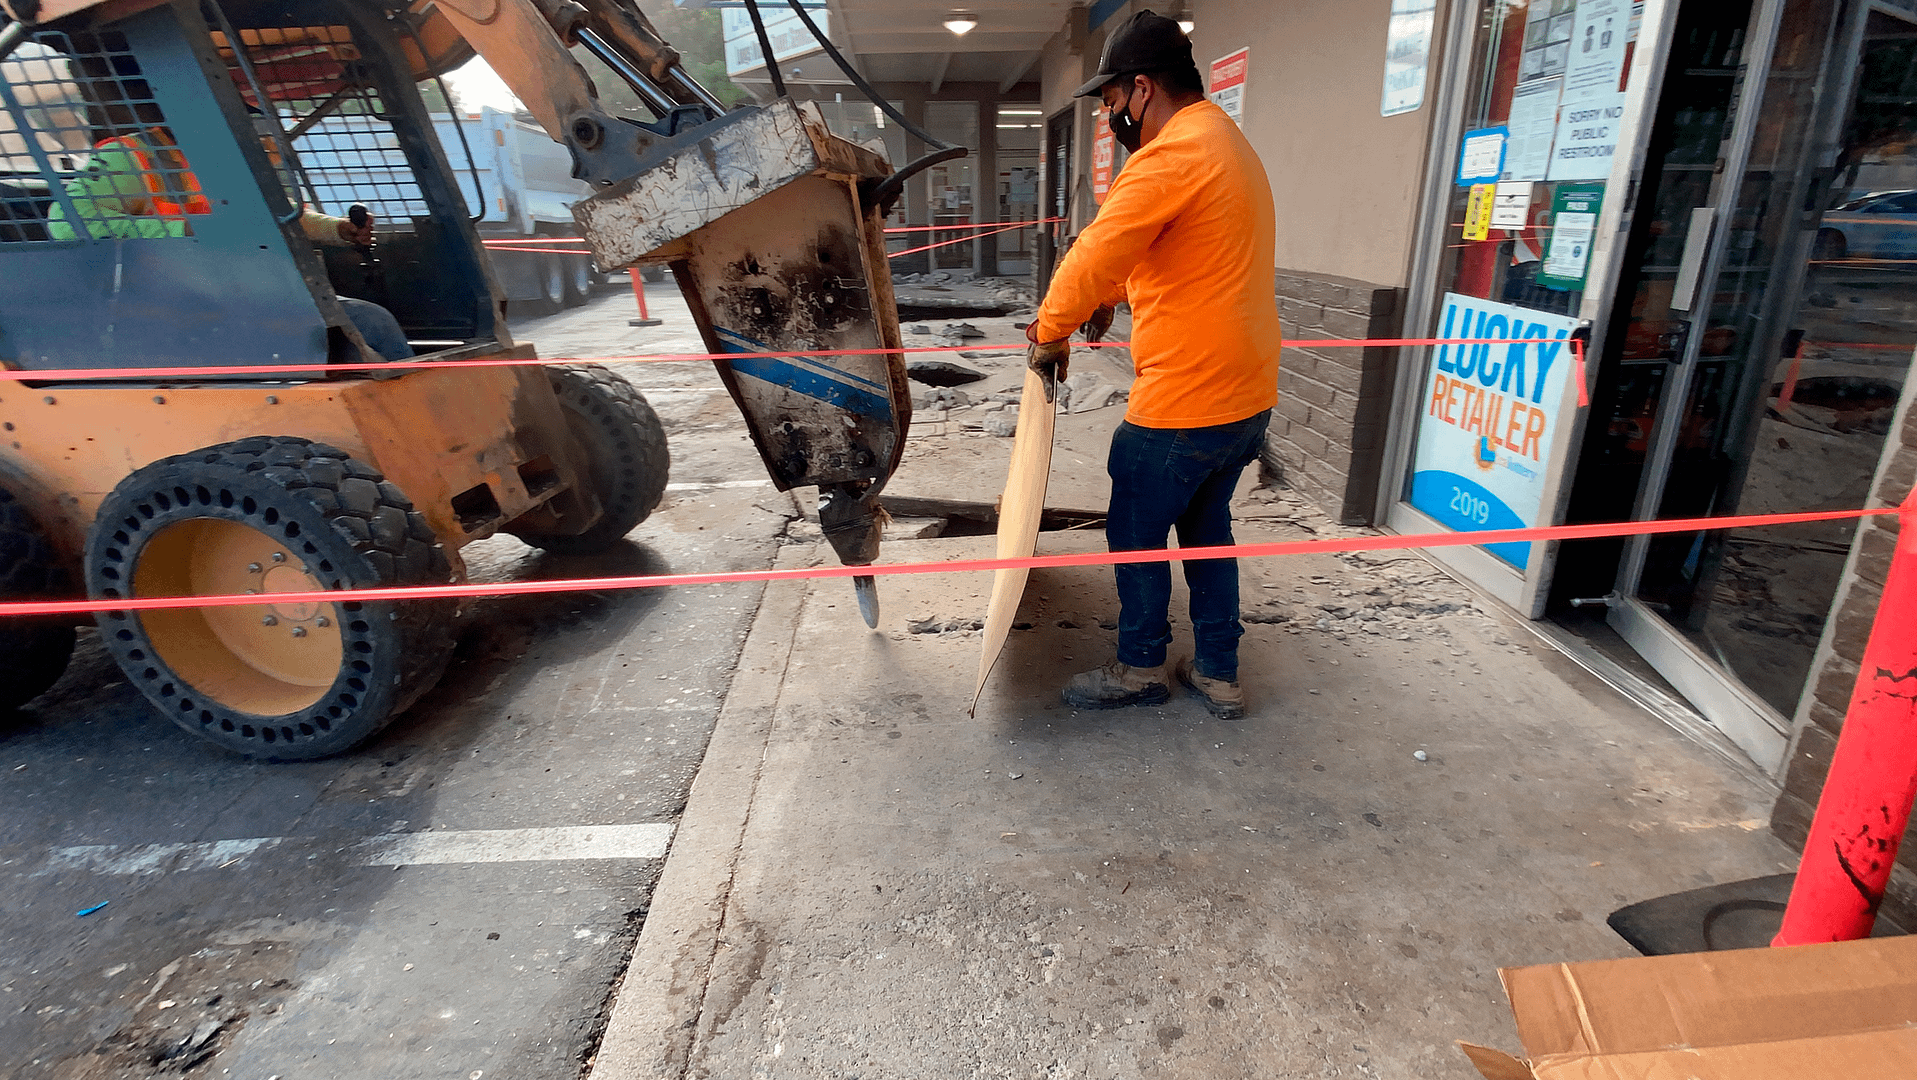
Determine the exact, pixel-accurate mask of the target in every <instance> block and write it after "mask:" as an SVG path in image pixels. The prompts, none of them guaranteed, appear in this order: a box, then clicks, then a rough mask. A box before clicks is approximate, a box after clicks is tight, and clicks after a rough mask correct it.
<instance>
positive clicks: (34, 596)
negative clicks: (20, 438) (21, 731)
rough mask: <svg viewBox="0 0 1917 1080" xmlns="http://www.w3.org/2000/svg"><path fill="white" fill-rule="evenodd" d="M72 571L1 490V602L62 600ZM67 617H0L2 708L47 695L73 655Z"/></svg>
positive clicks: (36, 525)
mask: <svg viewBox="0 0 1917 1080" xmlns="http://www.w3.org/2000/svg"><path fill="white" fill-rule="evenodd" d="M71 588H72V582H71V578H70V575H68V573H67V570H66V567H65V566H64V565H62V564H61V562H60V560H59V557H58V556H56V555H55V554H54V551H53V546H52V545H51V544H50V543H49V542H48V540H47V534H46V532H45V530H43V529H41V528H40V525H39V523H38V522H36V521H34V520H33V518H32V517H30V516H29V515H28V514H27V508H26V507H25V506H22V505H21V504H20V500H18V499H16V498H14V496H13V493H12V492H10V491H8V490H6V489H5V488H0V601H6V600H52V599H64V598H66V597H67V595H68V590H70V589H71ZM73 642H74V633H73V624H72V620H71V618H70V617H69V618H44V619H29V618H18V617H12V616H0V711H12V710H14V709H17V708H19V707H20V706H22V705H25V704H26V703H27V702H29V701H32V700H33V699H34V698H37V697H39V696H40V695H41V694H43V693H46V690H47V688H48V687H50V686H52V685H53V684H54V683H56V682H58V681H59V679H60V675H61V673H62V672H64V671H66V669H67V661H68V660H70V659H72V657H73Z"/></svg>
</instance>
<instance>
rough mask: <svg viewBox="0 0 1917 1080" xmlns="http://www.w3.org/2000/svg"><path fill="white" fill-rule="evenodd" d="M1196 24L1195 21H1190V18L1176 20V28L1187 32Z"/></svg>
mask: <svg viewBox="0 0 1917 1080" xmlns="http://www.w3.org/2000/svg"><path fill="white" fill-rule="evenodd" d="M1197 25H1198V24H1197V23H1195V22H1192V21H1191V20H1190V19H1180V20H1178V29H1180V30H1182V31H1184V32H1185V33H1187V34H1189V33H1191V32H1192V29H1193V28H1194V27H1196V26H1197Z"/></svg>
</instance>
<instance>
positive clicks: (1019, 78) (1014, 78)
mask: <svg viewBox="0 0 1917 1080" xmlns="http://www.w3.org/2000/svg"><path fill="white" fill-rule="evenodd" d="M1043 55H1045V53H1044V52H1043V50H1041V51H1038V52H1029V53H1026V54H1025V55H1024V56H1021V57H1017V58H1016V59H1014V60H1013V61H1012V67H1011V71H1010V73H1009V74H1007V75H1006V76H1005V81H1004V82H1001V83H999V84H998V92H999V93H1001V94H1006V93H1010V92H1011V90H1012V87H1014V86H1017V85H1018V84H1019V83H1020V82H1023V81H1024V79H1025V75H1026V73H1027V72H1029V71H1031V70H1032V65H1033V64H1036V63H1038V58H1039V57H1041V56H1043Z"/></svg>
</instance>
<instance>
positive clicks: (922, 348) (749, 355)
mask: <svg viewBox="0 0 1917 1080" xmlns="http://www.w3.org/2000/svg"><path fill="white" fill-rule="evenodd" d="M1027 344H1028V343H1027V342H1024V341H1018V342H1012V343H1009V344H1004V345H972V344H966V345H905V346H901V347H899V348H896V349H773V350H768V351H765V352H735V353H635V354H632V355H629V356H546V357H537V358H532V359H527V358H524V357H483V358H480V359H476V360H432V359H427V358H423V357H416V358H413V359H410V360H391V361H381V362H379V363H352V364H327V363H312V364H253V365H249V366H245V367H219V368H204V367H162V368H73V369H64V368H63V369H58V370H44V369H43V370H36V371H20V370H14V369H0V382H49V383H72V382H92V381H99V380H108V379H137V380H140V381H141V382H146V383H151V382H155V381H163V380H166V379H189V378H190V379H194V380H196V381H204V380H205V379H207V378H208V377H209V376H211V375H217V376H219V377H220V378H228V377H231V376H235V375H294V374H299V373H302V372H313V371H324V372H349V371H406V370H424V369H431V368H472V367H538V366H541V365H544V364H677V363H685V362H688V361H699V360H750V359H754V358H758V357H787V356H819V357H830V356H880V355H888V354H892V353H898V354H901V355H903V354H906V353H935V352H958V351H960V350H964V351H966V352H1023V351H1025V349H1026V347H1027ZM1131 344H1132V343H1131V342H1129V341H1076V342H1073V343H1072V347H1073V348H1075V349H1127V348H1130V347H1131ZM1536 344H1539V340H1538V339H1537V338H1361V339H1358V340H1353V341H1347V340H1344V339H1341V338H1299V339H1295V340H1294V339H1286V340H1284V341H1281V342H1280V343H1279V345H1280V347H1282V348H1316V349H1371V348H1392V347H1394V346H1400V345H1536ZM1546 344H1549V343H1548V342H1547V343H1546ZM1571 344H1572V346H1573V352H1574V353H1576V354H1577V355H1578V357H1579V362H1580V364H1581V363H1582V357H1583V350H1582V349H1581V348H1578V347H1577V346H1578V342H1577V341H1576V340H1575V339H1574V340H1573V341H1572V343H1571ZM1580 383H1582V380H1580ZM1579 403H1580V404H1584V402H1583V401H1582V400H1580V402H1579Z"/></svg>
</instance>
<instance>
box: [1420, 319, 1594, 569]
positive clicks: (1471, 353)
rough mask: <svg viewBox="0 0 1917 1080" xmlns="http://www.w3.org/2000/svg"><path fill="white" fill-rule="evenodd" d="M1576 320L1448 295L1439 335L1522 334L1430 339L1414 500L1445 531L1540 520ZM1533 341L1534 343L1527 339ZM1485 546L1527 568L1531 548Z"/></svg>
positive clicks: (1563, 414)
mask: <svg viewBox="0 0 1917 1080" xmlns="http://www.w3.org/2000/svg"><path fill="white" fill-rule="evenodd" d="M1576 326H1577V320H1576V319H1572V318H1568V317H1566V316H1562V315H1550V314H1546V313H1544V312H1541V311H1532V310H1530V309H1529V308H1521V307H1513V306H1511V305H1510V304H1499V303H1495V302H1493V301H1490V300H1480V299H1478V298H1477V297H1475V296H1459V295H1458V294H1456V293H1446V294H1445V297H1444V310H1443V313H1442V314H1441V315H1440V316H1439V318H1438V329H1437V333H1435V334H1433V335H1432V336H1433V337H1439V338H1521V339H1525V341H1523V342H1518V343H1512V344H1506V345H1436V346H1433V347H1432V357H1431V365H1430V369H1429V370H1428V371H1427V372H1426V374H1425V384H1424V398H1423V403H1424V407H1423V410H1422V415H1421V417H1420V419H1419V423H1418V441H1417V450H1416V452H1415V453H1414V454H1413V455H1412V465H1411V505H1413V506H1415V507H1417V508H1418V509H1419V510H1420V511H1422V512H1423V513H1425V514H1427V515H1429V516H1430V517H1431V518H1432V519H1433V520H1435V521H1437V522H1438V523H1439V524H1441V525H1443V526H1444V527H1446V528H1448V529H1454V530H1457V531H1458V532H1477V531H1481V530H1484V529H1517V528H1526V527H1529V526H1533V525H1537V524H1539V520H1538V519H1539V515H1540V510H1541V508H1542V507H1543V503H1544V483H1545V479H1546V477H1547V476H1548V475H1549V472H1550V465H1551V462H1550V455H1551V448H1552V444H1553V443H1554V441H1555V440H1556V437H1557V430H1558V425H1559V424H1560V423H1563V422H1568V421H1569V418H1570V416H1569V414H1570V412H1571V410H1570V409H1567V408H1565V401H1566V396H1567V392H1568V390H1569V389H1570V387H1571V379H1572V377H1573V375H1574V372H1575V368H1576V365H1575V364H1574V363H1573V360H1572V356H1571V346H1570V344H1569V342H1568V341H1567V339H1568V338H1569V337H1570V336H1571V332H1572V330H1573V329H1575V328H1576ZM1533 340H1535V343H1534V344H1533V343H1531V342H1532V341H1533ZM1485 550H1486V551H1489V552H1490V553H1491V554H1493V555H1495V556H1497V557H1498V558H1500V559H1502V560H1504V561H1505V562H1507V563H1510V564H1511V565H1512V566H1514V567H1517V568H1518V569H1519V570H1523V569H1524V568H1525V565H1526V564H1527V563H1528V562H1529V560H1530V555H1531V545H1530V544H1528V543H1523V542H1518V543H1509V544H1487V545H1485Z"/></svg>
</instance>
